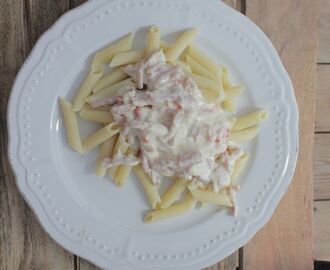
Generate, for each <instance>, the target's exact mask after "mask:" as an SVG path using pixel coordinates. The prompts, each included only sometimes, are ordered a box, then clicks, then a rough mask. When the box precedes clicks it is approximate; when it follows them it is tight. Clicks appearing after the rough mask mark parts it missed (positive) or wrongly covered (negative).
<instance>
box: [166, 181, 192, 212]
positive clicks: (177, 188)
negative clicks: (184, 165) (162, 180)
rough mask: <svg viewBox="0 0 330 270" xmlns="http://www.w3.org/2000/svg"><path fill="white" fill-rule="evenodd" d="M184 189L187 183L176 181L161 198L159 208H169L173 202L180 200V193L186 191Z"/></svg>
mask: <svg viewBox="0 0 330 270" xmlns="http://www.w3.org/2000/svg"><path fill="white" fill-rule="evenodd" d="M186 187H187V181H184V180H183V179H180V178H179V179H177V180H176V181H175V182H174V184H172V186H171V187H170V188H169V189H168V190H167V191H166V193H165V194H164V196H163V197H162V203H161V204H160V208H161V209H164V208H167V207H169V206H171V205H172V204H173V203H174V202H175V201H177V200H178V199H179V198H180V196H181V194H182V192H183V191H184V190H185V189H186Z"/></svg>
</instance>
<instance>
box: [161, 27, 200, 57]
mask: <svg viewBox="0 0 330 270" xmlns="http://www.w3.org/2000/svg"><path fill="white" fill-rule="evenodd" d="M198 34H199V30H198V29H197V28H191V29H189V30H187V31H185V32H184V33H183V34H181V35H180V36H179V37H178V38H177V40H176V41H175V42H174V44H173V45H172V46H171V47H170V48H169V49H168V50H167V51H166V54H165V56H166V60H167V61H168V62H174V61H175V60H176V59H177V58H178V57H179V56H180V55H181V53H182V52H183V51H184V50H185V49H186V48H187V47H188V46H189V44H190V43H191V42H192V40H193V39H194V38H195V37H196V36H197V35H198Z"/></svg>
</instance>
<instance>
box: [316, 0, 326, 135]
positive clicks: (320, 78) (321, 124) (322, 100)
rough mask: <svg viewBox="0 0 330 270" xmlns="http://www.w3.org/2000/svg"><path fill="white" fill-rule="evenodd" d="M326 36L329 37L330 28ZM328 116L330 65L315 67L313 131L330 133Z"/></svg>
mask: <svg viewBox="0 0 330 270" xmlns="http://www.w3.org/2000/svg"><path fill="white" fill-rule="evenodd" d="M329 3H330V1H329ZM329 9H330V8H329ZM328 35H329V36H330V28H329V33H328ZM329 47H330V43H329ZM329 53H330V51H329ZM329 116H330V65H317V88H316V107H315V131H317V132H330V117H329Z"/></svg>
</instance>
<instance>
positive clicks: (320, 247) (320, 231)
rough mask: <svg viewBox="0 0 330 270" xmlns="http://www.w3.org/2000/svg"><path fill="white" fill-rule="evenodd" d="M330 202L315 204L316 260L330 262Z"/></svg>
mask: <svg viewBox="0 0 330 270" xmlns="http://www.w3.org/2000/svg"><path fill="white" fill-rule="evenodd" d="M329 209H330V201H319V202H314V246H315V260H318V261H327V262H330V226H329V224H330V211H329Z"/></svg>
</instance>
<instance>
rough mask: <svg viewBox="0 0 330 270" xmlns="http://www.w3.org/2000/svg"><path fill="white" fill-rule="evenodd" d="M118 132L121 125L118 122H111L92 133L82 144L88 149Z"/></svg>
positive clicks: (85, 149) (84, 148)
mask: <svg viewBox="0 0 330 270" xmlns="http://www.w3.org/2000/svg"><path fill="white" fill-rule="evenodd" d="M117 133H119V126H118V125H117V124H116V123H111V124H109V125H107V126H105V127H104V128H101V129H99V130H98V131H96V132H94V133H93V134H92V135H90V136H89V137H88V138H87V139H86V140H85V141H84V142H83V144H82V146H83V150H84V151H88V150H90V149H92V148H94V147H96V146H98V145H99V144H101V143H103V142H104V141H106V140H107V139H109V138H111V137H112V136H114V135H116V134H117Z"/></svg>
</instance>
